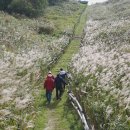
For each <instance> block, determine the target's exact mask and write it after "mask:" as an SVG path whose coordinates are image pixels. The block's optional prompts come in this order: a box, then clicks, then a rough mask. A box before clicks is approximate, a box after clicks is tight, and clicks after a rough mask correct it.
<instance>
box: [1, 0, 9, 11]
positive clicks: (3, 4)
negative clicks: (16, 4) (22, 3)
mask: <svg viewBox="0 0 130 130" xmlns="http://www.w3.org/2000/svg"><path fill="white" fill-rule="evenodd" d="M11 1H12V0H0V10H7V8H8V5H9V4H10V3H11Z"/></svg>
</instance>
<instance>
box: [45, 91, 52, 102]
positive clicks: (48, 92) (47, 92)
mask: <svg viewBox="0 0 130 130" xmlns="http://www.w3.org/2000/svg"><path fill="white" fill-rule="evenodd" d="M51 95H52V92H51V91H47V90H46V98H47V101H48V103H50V102H51Z"/></svg>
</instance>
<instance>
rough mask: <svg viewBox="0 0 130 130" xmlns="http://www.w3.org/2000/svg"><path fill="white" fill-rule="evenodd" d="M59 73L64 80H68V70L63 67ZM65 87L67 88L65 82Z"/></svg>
mask: <svg viewBox="0 0 130 130" xmlns="http://www.w3.org/2000/svg"><path fill="white" fill-rule="evenodd" d="M59 74H60V76H61V77H62V78H63V79H64V80H66V77H67V72H66V71H65V70H63V69H62V68H61V69H60V72H59ZM63 89H65V84H63Z"/></svg>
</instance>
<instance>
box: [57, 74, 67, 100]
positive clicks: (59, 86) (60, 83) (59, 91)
mask: <svg viewBox="0 0 130 130" xmlns="http://www.w3.org/2000/svg"><path fill="white" fill-rule="evenodd" d="M63 84H66V82H65V80H64V79H63V78H62V77H61V76H60V74H57V76H56V78H55V88H56V99H57V100H58V99H61V96H62V93H63V87H62V86H63Z"/></svg>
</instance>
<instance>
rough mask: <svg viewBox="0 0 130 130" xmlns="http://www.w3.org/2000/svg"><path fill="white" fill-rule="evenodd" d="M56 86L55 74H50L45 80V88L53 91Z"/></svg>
mask: <svg viewBox="0 0 130 130" xmlns="http://www.w3.org/2000/svg"><path fill="white" fill-rule="evenodd" d="M54 87H55V83H54V76H51V75H48V76H47V78H46V80H45V82H44V88H45V89H46V90H47V91H52V90H53V89H54Z"/></svg>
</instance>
